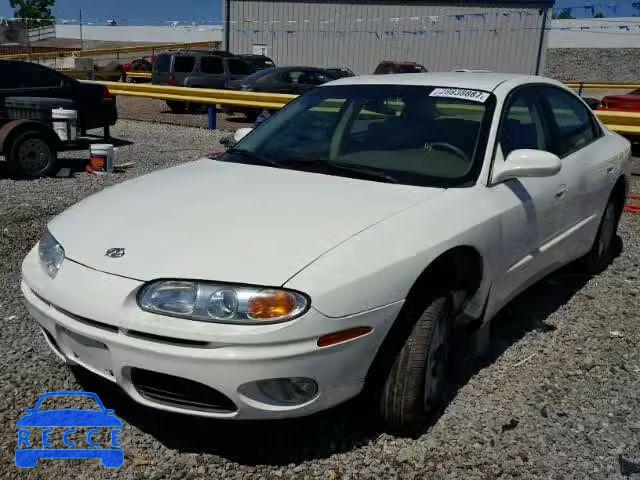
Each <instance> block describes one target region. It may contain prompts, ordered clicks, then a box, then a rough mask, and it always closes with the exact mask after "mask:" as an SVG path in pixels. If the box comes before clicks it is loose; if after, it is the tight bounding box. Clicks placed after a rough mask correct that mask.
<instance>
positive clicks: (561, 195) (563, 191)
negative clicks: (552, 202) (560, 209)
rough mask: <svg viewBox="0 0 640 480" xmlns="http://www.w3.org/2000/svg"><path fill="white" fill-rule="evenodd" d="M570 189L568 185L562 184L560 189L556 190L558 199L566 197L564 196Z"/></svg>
mask: <svg viewBox="0 0 640 480" xmlns="http://www.w3.org/2000/svg"><path fill="white" fill-rule="evenodd" d="M568 191H569V189H568V188H567V186H566V185H562V186H561V187H560V190H558V191H557V192H556V198H557V199H558V200H560V199H562V198H564V196H565V195H566V194H567V192H568Z"/></svg>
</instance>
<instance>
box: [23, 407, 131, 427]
mask: <svg viewBox="0 0 640 480" xmlns="http://www.w3.org/2000/svg"><path fill="white" fill-rule="evenodd" d="M121 426H122V422H121V421H120V420H119V419H118V418H117V417H115V416H113V415H108V414H106V413H102V412H93V411H90V410H73V409H65V410H47V411H44V412H37V413H32V414H30V415H25V416H24V417H22V418H21V419H20V420H18V423H16V427H121Z"/></svg>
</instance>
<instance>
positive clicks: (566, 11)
mask: <svg viewBox="0 0 640 480" xmlns="http://www.w3.org/2000/svg"><path fill="white" fill-rule="evenodd" d="M556 18H558V19H560V20H568V19H571V18H573V15H571V11H570V10H569V9H563V10H562V11H561V12H560V13H559V14H558V16H557V17H556Z"/></svg>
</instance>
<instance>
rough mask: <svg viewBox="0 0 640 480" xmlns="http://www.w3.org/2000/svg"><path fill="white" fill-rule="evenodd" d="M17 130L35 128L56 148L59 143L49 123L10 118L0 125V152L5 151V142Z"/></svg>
mask: <svg viewBox="0 0 640 480" xmlns="http://www.w3.org/2000/svg"><path fill="white" fill-rule="evenodd" d="M18 130H20V131H22V130H37V131H39V132H42V133H44V134H45V135H46V136H47V137H48V138H49V139H50V140H51V142H52V143H53V144H54V146H55V148H56V150H57V149H58V147H59V145H60V140H59V139H58V136H57V135H56V134H55V132H54V131H53V129H52V128H51V126H49V124H47V123H44V122H41V121H39V120H30V119H20V120H11V121H10V122H8V123H5V124H4V125H3V126H2V127H0V152H5V143H6V142H7V141H8V140H10V139H11V137H12V136H13V135H14V133H17V132H18Z"/></svg>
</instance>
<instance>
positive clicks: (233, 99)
mask: <svg viewBox="0 0 640 480" xmlns="http://www.w3.org/2000/svg"><path fill="white" fill-rule="evenodd" d="M93 83H100V84H101V85H105V86H107V87H108V88H109V91H110V92H111V93H112V94H114V95H124V96H131V97H143V98H156V99H160V100H173V101H177V102H192V103H201V104H205V105H236V106H240V107H246V108H256V109H261V108H266V109H274V110H276V109H279V108H282V107H284V106H285V105H286V104H287V103H289V102H291V101H292V100H294V99H295V98H297V95H285V94H281V93H259V92H242V91H235V90H217V89H212V88H188V87H170V86H164V85H152V84H145V83H122V82H93ZM452 108H453V107H452ZM463 110H464V109H463ZM595 114H596V115H597V116H598V117H599V118H600V119H601V120H602V122H603V123H604V124H605V125H606V126H607V127H608V128H609V129H610V130H612V131H614V132H618V133H621V134H624V135H640V113H635V112H619V111H613V110H596V111H595Z"/></svg>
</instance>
